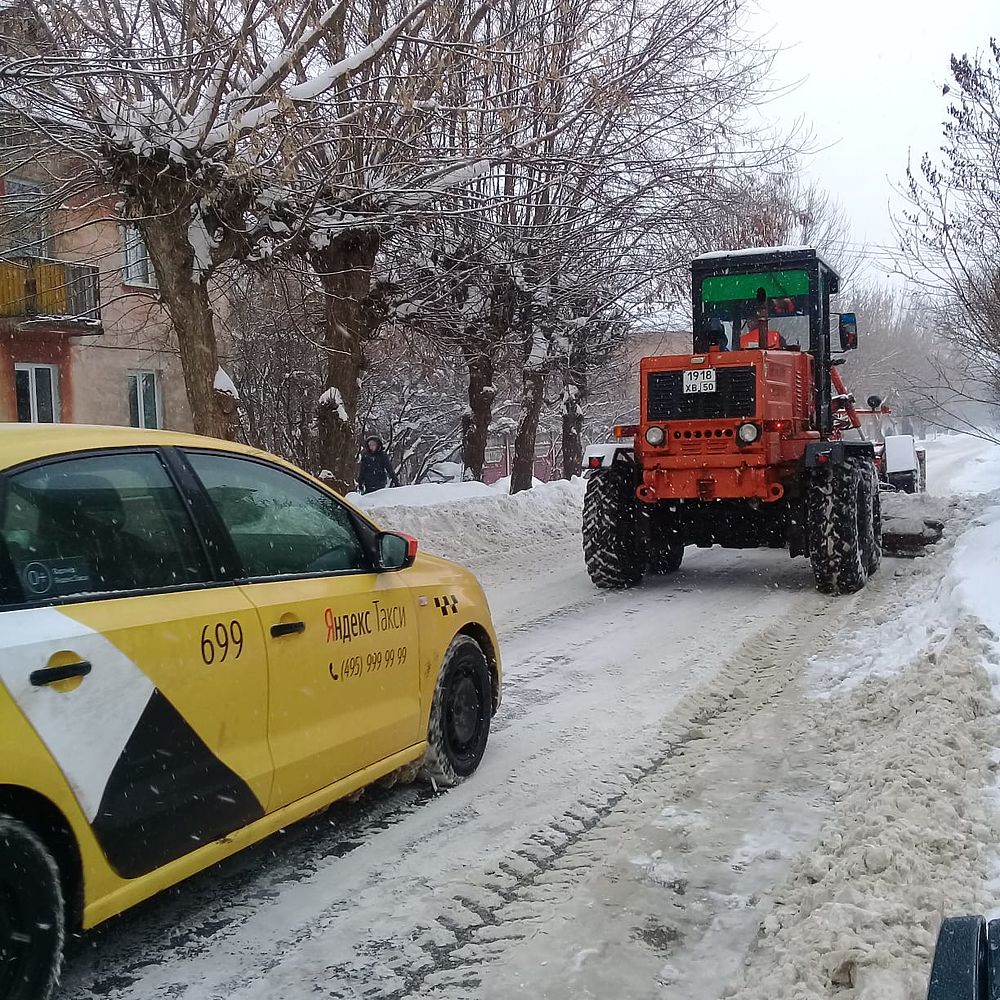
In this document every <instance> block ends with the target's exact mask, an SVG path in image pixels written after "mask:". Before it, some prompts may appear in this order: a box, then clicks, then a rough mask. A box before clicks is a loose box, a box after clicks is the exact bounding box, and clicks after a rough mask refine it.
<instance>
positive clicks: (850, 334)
mask: <svg viewBox="0 0 1000 1000" xmlns="http://www.w3.org/2000/svg"><path fill="white" fill-rule="evenodd" d="M857 346H858V317H857V316H855V315H854V313H841V314H840V349H841V350H842V351H853V350H856V349H857Z"/></svg>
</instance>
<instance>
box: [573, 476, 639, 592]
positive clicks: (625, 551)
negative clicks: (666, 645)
mask: <svg viewBox="0 0 1000 1000" xmlns="http://www.w3.org/2000/svg"><path fill="white" fill-rule="evenodd" d="M633 480H634V476H633V474H632V466H631V464H630V463H626V462H616V463H615V464H613V465H612V466H611V467H610V468H607V469H598V470H596V471H595V472H593V473H591V476H590V479H589V480H588V481H587V492H586V494H585V495H584V498H583V556H584V560H585V561H586V564H587V572H588V573H589V574H590V579H591V580H592V581H593V583H594V585H595V586H596V587H600V588H601V589H602V590H623V589H625V588H627V587H634V586H635V585H636V584H637V583H639V582H640V581H641V580H642V575H643V569H644V562H645V554H644V553H643V552H642V551H641V537H642V531H641V520H640V517H641V515H640V512H639V501H638V500H637V499H636V497H635V483H634V481H633Z"/></svg>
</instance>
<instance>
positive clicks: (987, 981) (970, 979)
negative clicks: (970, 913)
mask: <svg viewBox="0 0 1000 1000" xmlns="http://www.w3.org/2000/svg"><path fill="white" fill-rule="evenodd" d="M998 991H1000V921H998V920H990V921H987V920H986V918H985V917H948V918H947V919H946V920H945V921H944V922H943V923H942V924H941V930H940V931H938V939H937V945H936V947H935V948H934V963H933V965H932V966H931V978H930V983H929V985H928V987H927V1000H986V998H993V997H996V996H997V994H998Z"/></svg>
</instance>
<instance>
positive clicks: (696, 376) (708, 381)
mask: <svg viewBox="0 0 1000 1000" xmlns="http://www.w3.org/2000/svg"><path fill="white" fill-rule="evenodd" d="M684 391H685V392H715V369H714V368H692V369H689V370H688V371H686V372H684Z"/></svg>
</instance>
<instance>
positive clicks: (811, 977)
mask: <svg viewBox="0 0 1000 1000" xmlns="http://www.w3.org/2000/svg"><path fill="white" fill-rule="evenodd" d="M906 502H907V503H908V504H910V505H911V506H912V507H913V510H914V512H916V511H918V510H921V511H925V512H926V510H928V509H930V508H932V507H933V504H932V503H931V502H929V501H926V500H925V499H923V498H908V500H907V501H906ZM929 505H930V506H929ZM948 508H949V509H948V511H947V514H948V516H947V523H948V528H947V531H946V535H945V539H944V541H943V542H942V543H941V544H940V545H939V546H937V547H936V548H935V549H934V550H931V554H930V555H928V556H927V557H925V558H924V559H920V560H916V561H913V562H907V563H904V564H900V565H899V566H898V568H897V569H896V574H897V576H904V577H906V576H908V577H909V578H910V579H909V580H907V581H905V582H904V585H903V586H902V587H901V588H899V591H898V594H897V596H896V598H895V599H894V600H892V601H889V602H887V603H886V604H885V605H884V606H883V608H882V609H881V610H880V611H878V612H876V613H871V612H869V613H867V620H866V616H865V613H864V612H863V613H862V619H861V627H860V628H859V629H858V630H857V631H856V632H855V633H854V634H853V635H850V636H847V637H845V638H844V639H843V640H842V642H841V644H840V646H841V648H840V651H839V652H838V654H837V655H836V657H835V658H828V659H825V660H822V661H819V660H816V661H813V663H812V673H811V679H812V681H813V682H814V684H816V685H817V686H818V687H819V689H820V697H821V700H820V701H819V702H817V703H816V704H817V709H816V710H815V712H814V716H815V724H816V733H817V739H819V740H821V741H822V743H823V744H826V745H828V746H829V747H830V748H831V754H832V756H833V762H834V763H833V775H834V777H833V780H832V781H831V782H830V796H831V799H832V800H833V809H832V813H831V817H830V820H829V821H828V822H827V824H826V825H825V827H824V829H823V833H822V837H821V841H820V843H819V844H818V845H817V846H816V847H815V849H814V850H813V851H811V852H809V853H807V854H806V855H805V856H803V857H802V858H800V859H799V861H798V863H797V865H796V868H795V873H794V875H793V877H792V879H791V881H790V883H789V884H788V885H787V886H786V888H785V890H784V892H782V893H780V894H779V895H778V896H777V897H776V900H777V901H776V905H775V908H774V910H773V912H772V913H771V914H770V915H769V916H768V917H767V918H766V919H765V920H764V922H763V925H762V927H761V937H760V941H759V945H758V950H757V951H756V952H755V953H754V954H753V956H752V958H751V961H750V967H749V968H748V969H747V971H746V972H745V973H744V974H743V975H742V977H741V979H740V981H739V982H737V983H735V984H733V985H732V987H731V988H730V990H729V992H728V993H727V995H728V996H735V997H738V998H739V1000H765V998H766V1000H771V998H773V997H777V996H781V997H787V998H797V1000H820V998H824V1000H825V998H831V997H834V996H836V997H838V998H841V997H842V998H844V1000H847V998H852V1000H911V998H919V997H923V996H924V995H925V992H926V988H927V972H928V970H929V967H930V961H931V957H932V954H933V949H934V944H935V939H936V935H937V930H938V927H939V925H940V921H941V919H942V917H943V916H945V915H953V914H959V913H967V912H972V913H974V912H982V911H984V910H990V909H993V908H995V906H996V898H995V897H996V892H997V889H998V887H1000V877H998V870H1000V869H998V862H997V856H996V845H997V844H998V843H1000V813H998V810H997V802H998V797H997V788H996V770H997V766H998V765H997V763H996V761H997V759H998V757H997V754H996V753H995V751H994V748H995V747H997V746H998V745H1000V724H998V718H1000V716H998V714H997V709H998V701H997V698H996V695H997V694H998V693H1000V645H998V637H1000V602H998V601H997V599H996V590H997V583H998V582H1000V569H998V567H997V554H998V553H1000V506H997V505H992V506H990V505H988V504H987V499H986V498H979V499H978V500H976V499H972V498H965V499H957V500H954V501H952V503H951V504H950V505H948ZM970 522H971V523H970ZM965 525H969V526H968V528H967V530H965V531H964V532H961V527H964V526H965ZM891 566H892V563H891V562H889V563H887V564H886V567H885V568H889V567H891ZM874 585H875V586H878V584H877V583H876V584H874ZM876 615H877V617H876ZM991 682H992V690H991ZM820 706H822V707H820ZM991 876H992V881H991Z"/></svg>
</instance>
